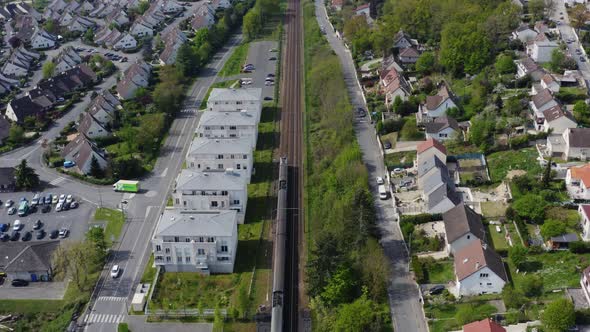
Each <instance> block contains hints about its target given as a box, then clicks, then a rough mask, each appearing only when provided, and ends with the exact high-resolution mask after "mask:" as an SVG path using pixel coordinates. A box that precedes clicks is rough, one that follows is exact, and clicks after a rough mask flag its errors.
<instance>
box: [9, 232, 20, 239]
mask: <svg viewBox="0 0 590 332" xmlns="http://www.w3.org/2000/svg"><path fill="white" fill-rule="evenodd" d="M19 238H20V233H19V231H12V233H10V241H18V239H19Z"/></svg>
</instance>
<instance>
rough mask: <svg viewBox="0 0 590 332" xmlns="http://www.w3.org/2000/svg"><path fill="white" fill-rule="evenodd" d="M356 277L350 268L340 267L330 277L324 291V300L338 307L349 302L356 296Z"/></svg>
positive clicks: (322, 295)
mask: <svg viewBox="0 0 590 332" xmlns="http://www.w3.org/2000/svg"><path fill="white" fill-rule="evenodd" d="M355 290H356V278H355V276H354V275H353V274H352V271H351V270H350V268H347V267H345V266H343V267H340V268H339V269H338V271H336V273H335V274H334V275H333V276H332V278H330V280H329V281H328V284H327V285H326V287H324V291H323V293H322V294H321V295H320V296H321V297H322V300H323V301H324V302H325V303H326V304H328V305H329V306H332V307H336V306H338V305H339V304H341V303H349V302H350V301H352V300H353V299H354V297H355Z"/></svg>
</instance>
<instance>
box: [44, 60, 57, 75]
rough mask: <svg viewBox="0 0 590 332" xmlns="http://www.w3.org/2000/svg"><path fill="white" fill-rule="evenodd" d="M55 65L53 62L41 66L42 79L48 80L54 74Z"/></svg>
mask: <svg viewBox="0 0 590 332" xmlns="http://www.w3.org/2000/svg"><path fill="white" fill-rule="evenodd" d="M55 67H56V64H55V63H54V62H53V61H47V62H45V63H44V64H43V68H42V72H43V78H50V77H51V76H53V74H54V73H55Z"/></svg>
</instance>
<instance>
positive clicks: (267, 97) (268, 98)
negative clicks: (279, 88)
mask: <svg viewBox="0 0 590 332" xmlns="http://www.w3.org/2000/svg"><path fill="white" fill-rule="evenodd" d="M264 100H272V97H269V96H266V97H264Z"/></svg>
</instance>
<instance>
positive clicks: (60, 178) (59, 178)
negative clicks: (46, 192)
mask: <svg viewBox="0 0 590 332" xmlns="http://www.w3.org/2000/svg"><path fill="white" fill-rule="evenodd" d="M64 181H65V178H63V177H61V176H60V177H58V178H56V179H53V180H52V181H51V182H49V184H50V185H52V186H57V185H58V184H60V183H62V182H64Z"/></svg>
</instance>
